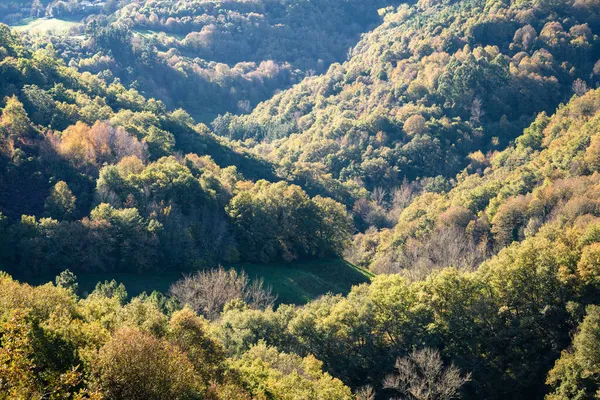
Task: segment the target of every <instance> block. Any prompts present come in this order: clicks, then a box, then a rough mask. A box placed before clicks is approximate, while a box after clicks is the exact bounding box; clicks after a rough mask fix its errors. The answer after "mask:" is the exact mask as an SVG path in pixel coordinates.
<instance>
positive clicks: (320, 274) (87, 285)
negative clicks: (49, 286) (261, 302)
mask: <svg viewBox="0 0 600 400" xmlns="http://www.w3.org/2000/svg"><path fill="white" fill-rule="evenodd" d="M233 267H234V268H236V269H238V270H242V269H243V270H244V271H246V273H247V274H248V275H249V276H250V278H252V279H256V278H263V279H264V281H265V283H266V284H267V285H270V286H271V287H272V288H273V291H274V292H275V293H277V294H278V296H279V297H278V300H277V302H278V303H280V304H305V303H307V302H309V301H310V300H313V299H315V298H317V297H319V296H321V295H323V294H325V293H329V292H331V293H336V294H337V293H342V294H346V293H348V292H349V291H350V288H351V287H352V286H354V285H358V284H360V283H363V282H367V281H369V280H370V278H371V277H372V274H371V273H370V272H368V271H365V270H362V269H360V268H357V267H356V266H354V265H352V264H350V263H348V262H346V261H343V260H336V259H331V260H316V261H304V262H298V263H292V264H240V265H235V266H233ZM181 277H182V274H181V273H180V272H170V273H157V274H147V275H137V274H126V273H106V274H77V278H78V282H79V288H80V294H82V295H85V294H86V293H89V292H91V291H92V290H94V287H95V286H96V283H98V282H99V281H105V280H112V279H114V280H116V281H117V282H121V283H123V284H124V285H125V287H126V288H127V293H128V294H129V295H130V296H136V295H138V294H140V293H142V292H144V291H146V292H148V293H150V292H152V291H154V290H157V291H159V292H163V293H165V292H167V291H168V290H169V286H170V285H171V284H172V283H173V282H175V281H177V280H178V279H180V278H181ZM53 279H54V277H53V276H52V277H49V276H45V277H37V278H32V279H29V280H28V282H29V283H31V284H36V285H38V284H43V283H46V282H49V281H52V280H53Z"/></svg>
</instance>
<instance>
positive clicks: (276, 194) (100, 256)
mask: <svg viewBox="0 0 600 400" xmlns="http://www.w3.org/2000/svg"><path fill="white" fill-rule="evenodd" d="M0 40H1V41H0V43H1V44H2V46H1V47H0V49H1V51H0V54H1V56H0V57H1V58H0V72H1V74H2V77H3V80H2V84H1V85H0V93H1V95H0V96H1V97H3V98H4V103H3V109H2V113H1V116H0V131H1V132H2V135H1V136H0V165H1V166H2V168H1V169H0V185H1V186H2V191H1V192H0V213H1V214H0V215H1V217H0V221H2V224H1V226H2V228H1V229H0V232H1V233H0V236H1V240H0V243H1V244H2V251H1V252H0V253H1V254H0V260H1V261H0V262H1V263H2V264H3V265H7V266H8V268H9V270H11V271H19V272H22V273H26V274H32V273H40V272H43V271H53V270H62V269H64V268H71V269H72V270H75V271H80V270H84V271H123V270H128V271H137V272H144V271H156V270H159V269H161V270H165V269H176V270H193V269H197V268H199V267H202V266H203V265H204V266H207V265H213V264H214V263H218V262H233V261H237V260H240V259H242V260H249V261H275V260H285V261H291V260H293V259H296V258H298V257H322V256H331V255H334V254H340V253H341V251H342V250H343V248H344V244H345V243H346V242H347V240H348V238H349V235H350V234H351V233H352V222H351V221H350V219H349V217H348V216H347V211H346V209H345V208H344V207H343V206H342V205H341V204H339V203H336V202H335V201H333V200H331V199H328V198H323V197H320V196H316V197H313V198H310V197H309V196H308V195H307V194H306V193H305V192H304V191H303V190H302V189H301V188H300V187H298V186H295V185H290V184H288V183H286V182H283V181H282V182H277V183H274V182H273V183H269V182H267V181H265V180H259V179H260V178H267V179H271V180H273V179H274V176H273V174H272V173H271V169H270V166H269V165H268V164H267V163H266V162H264V161H261V160H259V159H257V158H255V157H253V156H251V155H248V154H246V153H245V152H243V151H242V152H240V151H238V150H236V149H234V148H232V147H230V146H229V145H228V144H227V143H224V142H223V141H220V140H219V139H217V138H215V137H214V136H212V134H211V133H210V132H209V131H208V128H206V126H204V125H202V124H200V125H195V124H194V122H193V120H192V118H191V117H190V116H189V115H188V114H187V113H186V112H185V111H183V110H177V111H174V112H167V111H166V109H165V107H164V105H163V104H162V103H161V102H160V101H156V100H153V99H151V100H149V101H147V100H146V99H145V98H143V97H142V96H141V95H140V94H139V93H138V92H137V91H135V90H133V89H129V90H128V89H126V88H125V87H124V86H123V85H121V84H119V83H112V84H110V85H106V84H105V83H104V82H103V81H102V80H100V79H98V78H97V77H96V76H94V75H91V74H89V73H84V74H79V73H77V72H75V71H74V70H73V69H70V68H67V67H66V66H64V64H63V63H62V62H61V61H60V60H58V59H56V58H54V55H53V54H52V52H51V49H50V50H38V51H36V52H34V53H31V52H30V51H29V50H27V49H25V48H24V47H23V45H22V43H21V42H20V41H19V39H18V38H16V37H15V35H14V34H13V33H11V32H10V30H9V29H8V28H7V27H6V26H4V27H0ZM5 96H6V97H5ZM242 171H243V172H242ZM244 176H247V177H250V178H253V180H254V181H249V180H248V179H247V178H245V177H244ZM73 238H77V240H72V239H73ZM92 249H93V250H92Z"/></svg>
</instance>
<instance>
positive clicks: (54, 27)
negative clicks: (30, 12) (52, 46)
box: [13, 18, 80, 34]
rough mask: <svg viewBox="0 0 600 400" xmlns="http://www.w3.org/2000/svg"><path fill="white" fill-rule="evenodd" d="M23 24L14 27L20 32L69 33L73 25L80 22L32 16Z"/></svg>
mask: <svg viewBox="0 0 600 400" xmlns="http://www.w3.org/2000/svg"><path fill="white" fill-rule="evenodd" d="M23 22H24V23H23V24H21V25H14V26H13V28H14V29H15V30H16V31H20V32H25V31H27V32H30V33H41V34H47V33H51V32H52V33H67V32H68V31H69V30H70V29H71V28H72V27H74V26H77V25H80V24H79V23H78V22H74V21H66V20H62V19H58V18H30V19H27V20H25V21H23Z"/></svg>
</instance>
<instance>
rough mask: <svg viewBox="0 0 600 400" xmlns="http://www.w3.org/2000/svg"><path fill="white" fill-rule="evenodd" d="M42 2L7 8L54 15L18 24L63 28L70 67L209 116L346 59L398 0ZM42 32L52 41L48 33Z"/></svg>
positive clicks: (57, 39)
mask: <svg viewBox="0 0 600 400" xmlns="http://www.w3.org/2000/svg"><path fill="white" fill-rule="evenodd" d="M35 4H37V2H29V1H11V2H9V3H8V4H6V5H4V7H5V8H7V11H6V13H5V14H3V13H1V12H0V15H5V16H4V18H3V20H4V21H5V22H9V23H12V24H18V25H19V26H20V27H21V26H22V25H23V22H22V21H23V19H26V18H29V17H30V16H32V17H36V18H37V17H38V16H39V17H45V18H52V19H51V20H45V21H46V22H45V23H42V24H41V27H38V25H36V24H35V21H34V22H31V23H30V24H28V25H25V27H23V28H20V29H21V30H23V31H26V30H27V29H29V30H30V32H33V33H35V32H37V33H40V32H41V33H44V32H45V31H46V32H47V30H48V29H55V32H56V33H60V34H62V36H60V35H59V36H53V37H52V39H51V40H52V41H53V42H54V44H55V46H56V48H57V49H59V54H61V55H62V56H63V58H64V59H65V60H66V61H67V62H68V63H69V64H70V65H71V66H76V67H78V69H79V70H80V71H82V72H83V71H89V72H92V73H94V74H97V73H100V74H101V76H102V77H103V78H104V79H105V80H106V81H107V83H110V82H112V80H113V79H114V78H119V79H120V80H121V81H122V82H123V83H124V84H125V85H130V84H133V85H135V86H136V87H137V88H138V89H139V90H140V91H142V93H144V94H145V95H146V96H148V97H154V98H157V99H159V100H162V101H163V102H164V103H165V104H166V105H167V107H168V108H170V109H174V108H184V109H185V110H186V111H188V112H189V113H190V114H192V116H194V117H195V118H197V119H199V120H202V121H203V122H210V121H211V120H212V119H213V118H214V117H216V116H217V115H218V114H224V113H225V112H233V113H245V112H249V111H250V110H251V109H252V108H254V106H255V105H256V104H257V103H258V102H260V101H262V100H266V99H268V98H270V97H271V96H272V95H273V94H274V93H275V92H276V91H278V90H281V89H284V88H288V87H290V86H291V85H293V84H294V83H297V82H299V81H300V80H301V79H302V78H303V77H305V76H308V75H312V74H315V73H322V72H325V71H326V70H327V68H328V67H329V65H330V64H331V63H333V62H339V61H343V60H344V59H345V57H346V55H347V52H348V50H349V49H350V48H351V47H352V46H354V45H355V44H356V42H357V41H358V39H359V36H360V34H361V33H363V32H366V31H368V30H369V29H370V28H372V27H374V26H376V24H378V23H379V22H380V16H379V15H378V13H377V10H378V9H379V8H381V7H385V6H388V5H390V4H399V1H397V0H393V1H391V2H390V1H388V0H369V1H354V0H353V1H342V0H336V1H301V2H297V1H294V2H289V1H282V0H275V1H257V2H247V1H231V2H218V1H212V0H210V1H207V0H204V1H192V0H178V1H158V2H157V1H142V0H137V1H121V2H117V1H106V2H105V1H92V2H90V1H81V0H76V1H70V2H68V3H67V2H62V1H47V2H45V3H42V4H41V5H38V6H34V5H35ZM51 21H52V22H51ZM0 22H2V19H0ZM61 22H62V24H61ZM73 22H80V23H79V24H77V25H75V26H73ZM65 34H66V35H65ZM40 40H41V43H39V44H40V45H41V46H45V45H46V43H47V40H48V38H47V37H46V38H43V39H40ZM32 41H33V43H34V45H35V43H36V42H37V41H36V40H35V39H32Z"/></svg>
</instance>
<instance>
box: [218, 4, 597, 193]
mask: <svg viewBox="0 0 600 400" xmlns="http://www.w3.org/2000/svg"><path fill="white" fill-rule="evenodd" d="M595 7H596V6H594V5H593V4H592V3H590V2H584V1H578V2H576V3H572V2H549V1H522V2H502V1H482V0H470V1H421V2H419V3H418V5H415V6H407V5H404V6H400V7H399V8H398V9H394V8H391V7H390V8H388V9H386V10H382V13H384V14H385V21H384V23H383V24H382V25H381V26H379V27H378V28H377V29H375V30H374V31H373V32H371V33H369V34H367V35H365V36H364V37H363V38H362V40H361V41H360V42H359V44H358V45H357V46H356V47H355V48H354V49H353V50H352V53H351V58H350V60H349V61H347V62H345V63H343V64H334V65H332V66H331V67H330V68H329V71H328V72H327V73H326V74H324V75H322V76H317V77H312V78H306V79H305V80H304V81H303V82H302V83H300V84H298V85H296V86H295V87H294V88H292V89H289V90H287V91H284V92H282V93H279V94H277V95H276V96H274V98H273V99H271V100H269V101H266V102H264V103H262V104H260V105H259V106H258V107H257V108H256V109H255V110H254V111H253V112H252V113H251V114H250V115H248V116H239V117H235V116H231V115H225V116H223V117H220V118H217V119H216V120H215V121H214V122H213V127H214V130H215V133H217V134H218V135H221V136H224V137H228V138H231V139H233V140H238V141H239V142H240V143H241V144H243V145H244V146H246V147H248V148H250V149H252V150H253V151H254V152H255V153H256V154H260V155H262V156H264V157H266V158H267V159H269V160H271V161H272V162H273V163H274V164H276V165H278V169H279V172H280V174H281V175H283V176H285V175H287V174H289V175H302V174H304V175H308V174H310V173H312V174H315V175H320V176H323V177H324V178H323V179H326V177H327V175H331V176H332V177H333V178H334V179H338V180H340V181H341V182H343V183H345V184H346V185H355V184H358V185H359V186H362V187H365V188H366V189H368V190H369V191H371V192H373V191H374V190H375V189H377V188H379V189H381V190H380V191H382V192H384V193H385V196H383V200H385V201H386V202H391V201H392V200H393V199H392V193H393V192H394V189H395V188H397V187H399V186H400V185H401V183H402V182H403V181H404V180H405V179H406V180H408V181H409V182H414V181H416V180H417V179H419V178H427V177H429V178H433V177H439V178H437V179H436V180H435V181H432V182H430V184H429V186H431V187H432V190H435V191H443V190H444V189H445V188H446V187H447V186H448V185H450V183H449V182H448V180H449V179H451V178H453V177H454V176H455V174H456V173H457V172H458V171H460V170H461V169H462V168H464V167H465V166H466V165H467V163H468V158H467V156H468V155H469V153H471V152H474V151H482V152H483V153H486V152H488V151H491V150H496V149H502V148H504V147H505V146H506V145H507V143H509V141H511V140H513V139H514V138H515V137H516V136H517V135H519V133H520V132H521V131H522V129H523V128H525V127H526V126H527V125H529V123H531V121H533V119H534V118H535V116H536V113H538V112H540V111H546V112H552V111H553V110H554V109H555V108H556V107H557V106H558V105H559V104H560V103H561V102H566V101H568V100H569V98H570V97H571V96H572V95H573V94H574V93H577V94H582V93H585V91H586V89H587V88H588V87H595V86H596V85H597V83H598V79H599V77H598V75H597V73H598V67H597V65H596V61H597V60H598V55H599V52H598V51H599V49H598V44H599V43H598V36H597V33H598V29H599V20H598V17H597V12H596V11H595V10H596V8H595ZM308 171H311V172H308ZM425 184H427V183H425Z"/></svg>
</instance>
